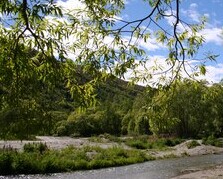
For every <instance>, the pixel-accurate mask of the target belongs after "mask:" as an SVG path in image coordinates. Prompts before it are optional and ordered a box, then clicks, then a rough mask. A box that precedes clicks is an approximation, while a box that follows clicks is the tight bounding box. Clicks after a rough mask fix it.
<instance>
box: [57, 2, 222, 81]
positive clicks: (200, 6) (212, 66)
mask: <svg viewBox="0 0 223 179" xmlns="http://www.w3.org/2000/svg"><path fill="white" fill-rule="evenodd" d="M58 3H59V5H62V6H64V7H66V8H70V7H77V6H79V7H81V6H82V4H81V3H80V2H79V1H78V0H58ZM82 7H83V6H82ZM222 9H223V0H182V2H181V4H180V18H181V19H182V20H184V21H186V22H188V23H190V24H194V23H199V21H200V18H201V17H202V16H205V17H206V18H207V23H206V24H205V28H204V29H203V30H202V31H201V32H199V33H200V35H202V36H204V38H205V42H204V43H203V45H202V47H200V49H199V53H198V54H196V55H195V56H194V57H193V59H190V60H192V62H191V63H190V65H196V64H197V62H198V59H199V60H200V59H203V58H204V56H205V54H207V53H213V54H215V55H218V57H217V58H216V62H208V61H207V62H206V63H205V65H206V69H207V72H206V75H205V76H199V77H198V78H199V79H205V80H207V81H208V82H210V83H216V82H219V81H220V80H221V79H223V37H221V36H220V34H221V33H222V32H223V20H222V17H223V11H222ZM150 12H151V8H150V7H149V6H148V1H147V2H145V1H143V0H125V9H124V10H122V11H121V14H120V15H119V16H118V17H117V18H118V19H122V20H125V21H132V20H136V19H140V18H143V17H145V16H146V15H148V14H149V13H150ZM119 23H120V24H119ZM171 23H172V22H171V19H164V20H163V21H162V22H160V24H161V25H162V26H163V27H164V28H165V29H170V28H171V27H170V25H171ZM121 25H122V24H121V22H117V26H121ZM143 25H146V23H145V24H142V26H143ZM149 30H151V31H153V30H154V29H153V26H151V27H149ZM123 38H126V39H127V40H129V38H130V37H129V35H128V34H126V35H124V36H123ZM109 40H111V39H109V38H108V41H109ZM138 44H139V45H140V46H141V47H142V48H143V49H145V50H146V52H147V55H148V56H149V57H150V59H151V60H149V61H148V62H147V64H146V65H147V66H149V67H150V66H152V65H154V60H156V62H157V61H158V63H161V64H162V63H163V65H164V66H165V65H166V64H165V59H166V58H167V55H168V50H167V47H166V46H164V45H163V44H161V43H157V41H156V40H155V38H154V37H151V39H150V40H148V42H146V43H145V42H143V41H138ZM139 70H142V71H143V69H142V68H141V69H139ZM188 71H189V72H190V69H188ZM130 76H131V72H130V71H129V72H128V73H127V74H126V77H127V78H129V77H130Z"/></svg>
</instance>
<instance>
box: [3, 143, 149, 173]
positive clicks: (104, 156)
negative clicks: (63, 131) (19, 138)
mask: <svg viewBox="0 0 223 179" xmlns="http://www.w3.org/2000/svg"><path fill="white" fill-rule="evenodd" d="M90 154H91V155H90ZM152 159H153V158H152V157H150V156H148V155H146V154H145V153H143V152H141V151H137V150H125V149H123V148H120V147H113V148H108V149H102V148H100V147H89V146H88V147H84V148H81V149H80V148H74V147H67V148H65V149H63V150H50V149H48V147H47V146H46V145H45V144H41V143H40V144H27V145H25V146H24V150H23V152H17V151H15V150H11V151H9V150H2V151H0V175H14V174H37V173H56V172H68V171H74V170H87V169H97V168H103V167H112V166H121V165H127V164H133V163H139V162H144V161H148V160H152Z"/></svg>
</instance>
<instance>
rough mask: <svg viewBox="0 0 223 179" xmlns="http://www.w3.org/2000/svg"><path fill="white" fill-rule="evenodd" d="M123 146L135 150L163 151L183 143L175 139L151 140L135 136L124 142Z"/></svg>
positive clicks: (147, 137)
mask: <svg viewBox="0 0 223 179" xmlns="http://www.w3.org/2000/svg"><path fill="white" fill-rule="evenodd" d="M124 142H125V144H126V145H128V146H130V147H133V148H136V149H158V150H163V149H166V148H168V147H171V146H175V145H177V144H180V143H181V142H183V140H182V139H177V138H151V137H149V136H137V137H134V138H129V139H126V140H124Z"/></svg>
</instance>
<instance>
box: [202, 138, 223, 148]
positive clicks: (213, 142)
mask: <svg viewBox="0 0 223 179" xmlns="http://www.w3.org/2000/svg"><path fill="white" fill-rule="evenodd" d="M202 143H203V144H204V145H212V146H216V147H223V142H222V141H220V140H219V139H217V138H215V137H214V136H213V135H211V136H209V137H207V138H203V139H202Z"/></svg>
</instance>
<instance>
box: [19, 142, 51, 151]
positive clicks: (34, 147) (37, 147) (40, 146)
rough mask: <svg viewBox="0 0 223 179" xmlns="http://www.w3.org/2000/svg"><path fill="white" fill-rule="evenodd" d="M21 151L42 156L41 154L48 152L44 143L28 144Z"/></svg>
mask: <svg viewBox="0 0 223 179" xmlns="http://www.w3.org/2000/svg"><path fill="white" fill-rule="evenodd" d="M23 150H24V152H38V153H40V154H43V152H45V151H47V150H48V147H47V145H46V143H45V144H44V143H41V142H40V143H32V144H31V143H28V144H25V145H24V147H23Z"/></svg>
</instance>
